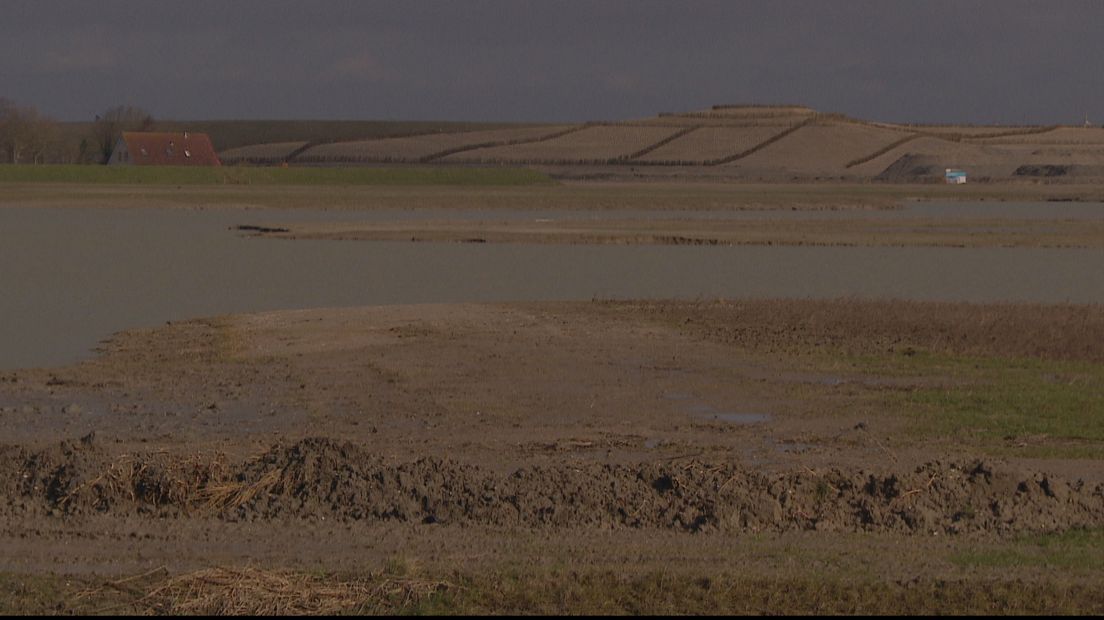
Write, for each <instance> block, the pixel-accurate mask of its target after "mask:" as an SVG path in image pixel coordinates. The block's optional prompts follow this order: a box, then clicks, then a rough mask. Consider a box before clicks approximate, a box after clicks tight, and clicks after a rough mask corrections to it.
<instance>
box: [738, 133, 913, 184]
mask: <svg viewBox="0 0 1104 620" xmlns="http://www.w3.org/2000/svg"><path fill="white" fill-rule="evenodd" d="M900 139H901V135H900V134H899V133H897V132H894V131H889V130H886V129H878V128H873V127H866V126H862V125H857V124H851V123H847V124H830V125H821V124H812V125H806V126H805V127H802V128H801V129H798V130H797V131H795V132H794V133H792V134H790V135H789V136H786V138H784V139H782V140H779V141H778V142H776V143H774V144H772V145H770V146H768V147H767V148H764V149H762V150H760V151H758V152H756V153H753V154H752V155H749V156H748V157H745V158H743V159H740V160H737V161H736V162H733V163H732V164H729V165H732V166H739V167H740V168H741V169H746V170H748V171H749V174H756V173H758V174H767V173H771V172H775V173H777V174H782V175H785V174H792V175H798V176H804V177H808V176H813V177H818V176H844V175H845V174H846V173H847V170H846V166H847V164H848V163H849V162H851V161H852V160H855V159H857V158H859V157H862V156H863V155H867V154H869V153H872V152H874V151H877V150H878V149H880V148H882V147H884V146H886V145H888V144H890V143H892V142H894V141H896V140H900Z"/></svg>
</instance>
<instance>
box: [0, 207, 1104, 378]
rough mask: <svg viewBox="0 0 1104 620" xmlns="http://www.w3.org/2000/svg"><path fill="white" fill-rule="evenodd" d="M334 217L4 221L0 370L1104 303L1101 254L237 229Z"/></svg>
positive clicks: (43, 211) (8, 215) (51, 211)
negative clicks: (608, 310)
mask: <svg viewBox="0 0 1104 620" xmlns="http://www.w3.org/2000/svg"><path fill="white" fill-rule="evenodd" d="M1059 204H1060V205H1061V206H1067V205H1065V204H1064V203H1059ZM1056 206H1057V205H1056ZM423 215H424V214H423ZM333 216H334V213H333V212H321V211H320V212H301V211H295V212H291V211H263V210H250V211H239V210H233V209H201V210H184V209H141V210H138V209H81V208H18V207H14V208H4V209H0V368H15V367H27V366H47V365H58V364H63V363H68V362H71V361H74V360H77V359H80V358H81V357H84V356H87V355H88V354H89V353H90V351H91V349H92V348H93V347H94V346H95V345H96V343H97V342H98V341H100V340H102V339H104V338H106V337H108V336H110V335H111V334H112V333H114V332H116V331H119V330H122V329H126V328H131V327H143V326H153V325H157V324H160V323H162V322H164V321H167V320H178V319H184V318H190V317H197V316H209V315H218V314H228V313H238V312H254V311H263V310H275V309H285V308H304V307H325V306H353V305H373V304H407V303H427V302H461V301H471V302H480V301H522V300H558V299H590V298H593V297H601V298H637V297H639V298H672V297H674V298H696V297H706V298H712V297H808V298H832V297H841V296H856V297H874V298H890V297H895V298H907V299H932V300H952V301H976V302H985V301H1032V302H1067V301H1068V302H1079V303H1086V302H1091V303H1104V269H1101V266H1102V265H1104V250H1099V249H1032V248H908V247H906V248H862V247H854V248H841V247H786V246H773V247H760V246H747V247H742V246H729V247H686V246H658V245H648V246H612V245H610V246H587V245H524V244H458V243H441V244H433V243H417V244H412V243H401V242H395V243H390V242H372V243H367V242H365V243H355V242H327V241H283V240H275V239H258V238H243V237H240V236H239V235H238V234H237V232H235V231H234V230H231V228H232V227H234V226H236V225H238V224H247V223H248V224H256V223H261V222H263V223H279V222H284V221H296V220H303V219H322V220H326V219H332V218H333ZM360 216H361V217H362V216H363V214H360ZM348 217H352V216H351V215H349V216H348Z"/></svg>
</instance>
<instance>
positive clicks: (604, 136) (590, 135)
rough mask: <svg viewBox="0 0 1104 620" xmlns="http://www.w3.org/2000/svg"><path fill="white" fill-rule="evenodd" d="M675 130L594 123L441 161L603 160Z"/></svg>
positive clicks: (461, 154)
mask: <svg viewBox="0 0 1104 620" xmlns="http://www.w3.org/2000/svg"><path fill="white" fill-rule="evenodd" d="M676 131H678V130H677V129H675V128H671V127H646V126H632V125H609V126H605V125H596V126H592V127H587V128H586V129H583V130H582V131H578V132H574V133H571V134H568V135H566V136H563V137H561V138H556V139H553V140H546V141H543V142H534V143H530V144H518V145H513V146H499V147H492V148H485V149H476V150H473V151H466V152H464V153H459V154H457V155H452V156H449V157H446V158H444V160H443V161H446V162H447V161H474V162H525V163H534V162H560V161H563V162H590V161H600V162H604V161H606V160H610V159H616V158H619V157H624V156H627V155H630V154H632V153H634V152H636V151H638V150H640V149H643V148H645V147H647V146H649V145H651V144H654V143H656V142H659V141H660V140H662V139H664V138H666V137H668V136H670V135H671V134H673V133H675V132H676Z"/></svg>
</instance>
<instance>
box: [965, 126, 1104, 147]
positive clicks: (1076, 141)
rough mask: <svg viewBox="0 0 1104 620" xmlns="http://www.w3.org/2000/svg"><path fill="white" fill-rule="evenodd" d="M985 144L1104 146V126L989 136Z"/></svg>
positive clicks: (1062, 128) (984, 141) (1061, 128)
mask: <svg viewBox="0 0 1104 620" xmlns="http://www.w3.org/2000/svg"><path fill="white" fill-rule="evenodd" d="M982 142H983V143H984V144H1053V145H1079V146H1080V145H1096V146H1104V128H1101V127H1058V128H1057V129H1054V130H1052V131H1046V132H1042V133H1032V134H1027V135H1020V136H1003V137H997V138H987V139H984V140H983V141H982Z"/></svg>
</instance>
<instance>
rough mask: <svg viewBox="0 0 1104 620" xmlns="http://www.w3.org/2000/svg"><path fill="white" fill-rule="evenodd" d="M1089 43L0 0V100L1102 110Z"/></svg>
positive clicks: (1064, 7)
mask: <svg viewBox="0 0 1104 620" xmlns="http://www.w3.org/2000/svg"><path fill="white" fill-rule="evenodd" d="M1102 59H1104V2H1102V1H1099V0H1083V1H1070V0H1066V1H1061V2H1059V1H1055V0H1049V1H1046V2H1043V1H1039V2H1024V1H1020V0H984V1H981V0H953V1H949V0H948V1H943V0H940V1H932V0H929V1H923V2H920V1H916V2H903V1H894V0H881V1H862V2H860V1H856V0H847V1H826V0H811V1H800V2H799V1H780V0H770V1H755V2H738V1H732V0H730V1H715V2H710V1H692V0H685V1H680V2H660V1H654V0H616V1H615V0H609V1H605V2H599V1H583V0H578V1H551V0H541V1H534V2H527V1H519V0H507V1H490V0H486V1H481V0H464V1H460V0H454V1H444V0H436V1H429V0H405V1H400V2H382V1H380V2H368V1H338V0H335V1H305V0H304V1H297V2H291V1H261V0H214V1H208V0H189V1H187V2H184V1H173V2H166V1H157V0H126V1H123V0H118V1H110V0H97V1H95V2H93V1H89V0H74V1H68V2H62V1H54V0H0V97H7V98H9V99H13V100H15V101H17V102H19V103H21V104H28V105H35V106H37V107H38V108H39V109H40V110H42V111H43V112H44V113H46V114H49V115H51V116H53V117H55V118H58V119H62V120H86V119H90V118H91V117H92V116H93V115H94V114H95V113H97V112H99V111H101V110H103V109H106V108H108V107H111V106H113V105H118V104H122V103H129V104H133V105H138V106H141V107H144V108H146V109H148V110H149V111H151V112H152V113H153V114H154V115H155V116H156V117H158V118H166V119H170V118H171V119H180V120H185V119H218V118H257V119H272V118H320V119H323V118H324V119H426V120H429V119H432V120H507V121H579V120H597V119H622V118H633V117H641V116H651V115H654V114H655V113H657V112H660V111H675V110H689V109H695V108H703V107H707V106H709V105H711V104H714V103H733V102H763V103H771V102H793V103H804V104H807V105H811V106H813V107H815V108H817V109H820V110H824V111H836V112H843V113H846V114H849V115H852V116H857V117H862V118H868V119H874V120H888V121H910V120H911V121H917V122H943V121H954V122H981V123H990V122H991V123H1058V122H1061V123H1073V122H1080V121H1081V120H1082V118H1083V116H1084V114H1086V113H1088V114H1089V116H1090V119H1091V120H1092V119H1095V120H1096V121H1097V122H1100V121H1102V120H1104V71H1102V68H1104V67H1102V64H1104V62H1102Z"/></svg>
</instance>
